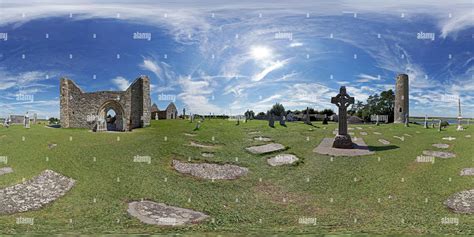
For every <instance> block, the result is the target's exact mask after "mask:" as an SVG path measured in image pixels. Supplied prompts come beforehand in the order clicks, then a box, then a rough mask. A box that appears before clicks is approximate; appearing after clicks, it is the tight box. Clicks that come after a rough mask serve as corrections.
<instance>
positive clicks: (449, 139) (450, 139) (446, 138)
mask: <svg viewBox="0 0 474 237" xmlns="http://www.w3.org/2000/svg"><path fill="white" fill-rule="evenodd" d="M443 140H448V141H452V140H456V138H455V137H443Z"/></svg>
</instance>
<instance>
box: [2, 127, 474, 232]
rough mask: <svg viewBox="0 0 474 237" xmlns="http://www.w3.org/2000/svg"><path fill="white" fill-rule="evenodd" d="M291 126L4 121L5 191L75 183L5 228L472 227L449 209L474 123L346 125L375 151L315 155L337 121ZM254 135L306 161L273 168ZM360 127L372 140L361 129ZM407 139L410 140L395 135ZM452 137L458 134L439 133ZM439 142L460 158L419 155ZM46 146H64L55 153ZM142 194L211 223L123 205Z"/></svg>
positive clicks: (468, 183)
mask: <svg viewBox="0 0 474 237" xmlns="http://www.w3.org/2000/svg"><path fill="white" fill-rule="evenodd" d="M287 125H288V127H286V128H285V127H281V126H278V125H276V128H269V127H268V126H267V124H266V122H265V121H250V122H249V123H241V124H240V126H236V125H235V122H230V121H227V120H206V121H205V122H204V123H203V124H202V127H201V129H200V130H199V131H193V129H194V124H191V123H189V121H182V120H160V121H153V122H152V126H151V127H149V128H145V129H136V130H134V131H133V132H130V133H92V132H90V131H88V130H83V129H51V128H45V127H44V126H42V125H35V126H32V128H31V129H24V128H22V127H20V126H13V127H10V128H9V129H5V128H0V156H8V164H6V165H4V164H2V163H0V166H10V167H12V168H13V169H14V173H11V174H7V175H3V176H0V188H4V187H7V186H11V185H14V184H16V183H20V182H21V181H22V179H23V178H25V179H29V178H32V177H34V176H36V175H38V174H39V173H40V172H41V171H43V170H45V169H51V170H54V171H56V172H59V173H61V174H63V175H66V176H68V177H71V178H73V179H75V180H76V181H77V183H76V185H75V186H74V187H73V189H72V190H71V191H69V192H68V193H67V194H66V195H65V196H64V197H62V198H60V199H58V200H56V201H55V202H54V203H52V204H50V205H47V206H46V207H44V208H42V209H40V210H37V211H31V212H26V213H19V214H14V215H6V216H0V233H3V234H15V233H23V234H24V233H38V234H41V233H84V234H91V233H158V232H160V233H172V232H182V233H190V232H198V233H207V232H218V233H254V232H260V233H264V232H265V233H307V234H309V233H313V234H314V233H318V234H323V233H339V234H342V233H374V234H377V233H391V234H474V233H473V229H472V226H474V216H472V215H466V214H454V213H452V212H450V211H449V210H448V209H446V208H445V206H444V205H443V204H442V203H443V201H444V200H445V199H446V198H447V197H448V196H450V195H452V194H453V193H455V192H458V191H461V190H466V189H471V188H474V185H473V181H474V180H473V178H472V177H467V176H464V177H461V176H459V172H460V170H461V169H462V168H466V167H473V166H474V162H473V161H474V160H473V157H474V137H473V138H465V137H464V136H465V135H467V134H471V136H474V132H473V130H472V128H468V129H467V130H465V131H463V132H456V131H455V126H450V127H449V128H448V129H446V130H445V131H442V132H438V131H437V129H423V126H419V125H411V126H410V127H408V128H405V127H404V126H403V125H395V124H388V125H387V124H382V125H381V126H375V125H350V127H353V128H355V127H362V128H363V130H358V129H354V130H352V131H350V132H355V133H356V135H357V136H358V137H363V138H364V140H365V142H366V143H367V144H368V145H369V146H371V147H372V149H376V150H377V152H376V154H375V155H371V156H363V157H351V158H341V157H335V158H333V159H331V158H330V157H329V156H324V155H319V154H316V153H314V152H313V151H312V150H313V149H314V148H315V147H316V146H317V145H318V144H319V142H320V141H321V140H322V139H323V138H324V137H333V136H334V135H333V134H332V131H333V130H334V129H335V128H336V124H334V123H331V124H329V125H321V124H320V123H318V124H316V127H311V126H308V125H304V124H302V123H287ZM324 127H327V129H323V128H324ZM309 128H313V129H312V130H310V129H309ZM250 131H261V133H260V134H259V135H262V136H268V137H271V138H272V139H274V140H275V141H276V142H279V143H281V144H283V145H285V146H287V147H288V150H287V151H286V152H289V153H292V154H295V155H297V156H298V157H300V159H301V160H302V161H301V162H299V163H298V164H297V165H293V166H286V167H270V166H269V165H267V164H266V158H267V157H270V156H271V155H265V156H257V155H251V154H249V153H247V152H246V151H245V149H244V148H245V147H247V146H251V145H255V144H264V142H257V141H253V140H252V137H254V136H257V135H253V136H252V135H248V132H250ZM360 131H365V132H367V133H368V134H369V135H368V136H360V135H359V132H360ZM374 131H377V132H380V133H382V134H383V135H375V134H373V132H374ZM417 131H418V132H419V133H417ZM183 133H196V134H197V136H196V137H188V136H184V135H183ZM404 134H410V135H412V137H406V136H405V141H400V140H398V139H396V138H393V136H403V135H404ZM447 136H452V137H456V138H457V139H456V140H454V141H447V140H442V139H441V138H442V137H447ZM22 137H25V141H22ZM70 137H72V141H70V140H69V139H70ZM117 137H120V141H117ZM165 137H166V138H167V139H165ZM212 137H214V141H213V139H212ZM307 138H309V141H308V140H307ZM379 138H384V139H386V140H389V141H391V142H392V144H391V145H390V146H391V147H389V148H391V149H385V148H384V145H382V144H381V143H379V142H378V141H377V140H378V139H379ZM190 141H196V142H202V143H209V144H213V143H214V144H217V145H219V146H218V147H217V148H215V149H201V148H196V147H190V146H187V145H186V144H189V142H190ZM440 142H442V143H448V144H451V145H452V146H451V147H450V148H449V149H448V150H449V151H452V152H454V153H456V155H457V157H456V158H454V159H446V160H442V159H436V161H435V163H434V164H431V163H415V162H414V161H415V159H416V157H417V156H418V155H421V154H422V151H423V150H425V149H433V150H434V149H437V148H434V147H432V146H431V144H433V143H440ZM48 143H55V144H57V147H56V148H53V149H49V148H48ZM202 151H211V152H214V153H215V157H214V158H204V157H202V156H201V152H202ZM136 155H141V156H151V157H152V162H151V164H146V163H136V162H133V157H134V156H136ZM47 157H48V161H47ZM94 157H96V161H95V162H94ZM378 157H380V161H379V159H378ZM172 159H180V160H183V161H187V160H188V159H191V161H192V162H204V161H209V162H217V163H231V164H237V165H240V166H244V167H248V168H249V170H250V173H249V174H248V175H247V176H245V177H243V178H241V179H238V180H233V181H215V182H211V181H207V180H199V179H195V178H193V177H191V176H188V175H181V174H179V173H177V172H175V171H174V170H173V169H172V168H171V160H172ZM117 178H119V182H118V181H117ZM402 179H403V180H404V182H402ZM354 180H356V181H354ZM426 198H428V199H427V202H425V201H426ZM94 199H95V202H94ZM141 199H148V200H153V201H156V202H164V203H167V204H169V205H175V206H180V207H184V208H191V209H194V210H197V211H202V212H205V213H206V214H208V215H210V216H211V217H212V218H213V220H212V219H209V220H208V221H207V222H204V223H202V224H200V225H194V226H188V227H179V228H163V227H157V226H152V225H146V224H141V223H140V222H139V221H138V220H137V219H135V218H133V217H130V216H129V215H128V214H127V211H126V210H127V202H129V201H131V200H141ZM236 199H238V201H236ZM284 199H285V200H284ZM331 200H332V202H331ZM379 200H380V201H379ZM18 217H29V218H34V225H19V224H16V218H18ZM443 217H455V218H459V225H457V226H456V225H447V224H441V219H442V218H443ZM299 218H317V224H316V225H304V224H299V223H298V220H299ZM355 219H357V221H354V220H355ZM402 219H403V221H402ZM71 221H72V222H71Z"/></svg>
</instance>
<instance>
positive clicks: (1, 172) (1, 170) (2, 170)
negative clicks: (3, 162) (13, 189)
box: [0, 167, 13, 175]
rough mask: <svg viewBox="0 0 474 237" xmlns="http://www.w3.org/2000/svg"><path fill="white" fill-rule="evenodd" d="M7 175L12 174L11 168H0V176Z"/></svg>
mask: <svg viewBox="0 0 474 237" xmlns="http://www.w3.org/2000/svg"><path fill="white" fill-rule="evenodd" d="M9 173H13V169H12V168H11V167H3V168H0V175H4V174H9Z"/></svg>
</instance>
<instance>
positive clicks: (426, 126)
mask: <svg viewBox="0 0 474 237" xmlns="http://www.w3.org/2000/svg"><path fill="white" fill-rule="evenodd" d="M424 127H425V128H428V115H427V114H425V126H424Z"/></svg>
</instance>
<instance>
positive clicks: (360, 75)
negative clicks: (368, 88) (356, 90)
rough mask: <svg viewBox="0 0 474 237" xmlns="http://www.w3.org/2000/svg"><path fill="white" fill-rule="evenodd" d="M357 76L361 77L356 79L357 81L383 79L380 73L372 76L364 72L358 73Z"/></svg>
mask: <svg viewBox="0 0 474 237" xmlns="http://www.w3.org/2000/svg"><path fill="white" fill-rule="evenodd" d="M357 78H359V79H358V80H356V82H369V81H380V80H381V78H380V75H377V76H371V75H367V74H363V73H362V74H359V75H357Z"/></svg>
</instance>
